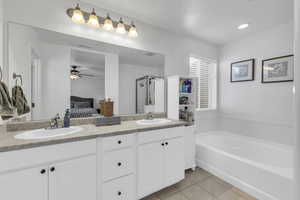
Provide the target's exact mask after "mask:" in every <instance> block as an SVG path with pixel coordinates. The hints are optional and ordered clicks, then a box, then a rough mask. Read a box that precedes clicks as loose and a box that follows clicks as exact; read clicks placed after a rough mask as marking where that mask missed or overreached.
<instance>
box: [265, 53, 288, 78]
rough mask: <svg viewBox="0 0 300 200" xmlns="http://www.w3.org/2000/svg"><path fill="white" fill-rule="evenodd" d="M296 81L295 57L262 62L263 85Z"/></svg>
mask: <svg viewBox="0 0 300 200" xmlns="http://www.w3.org/2000/svg"><path fill="white" fill-rule="evenodd" d="M293 80H294V56H293V55H288V56H282V57H277V58H271V59H267V60H263V61H262V79H261V82H262V83H275V82H288V81H293Z"/></svg>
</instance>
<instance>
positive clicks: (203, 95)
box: [190, 57, 211, 109]
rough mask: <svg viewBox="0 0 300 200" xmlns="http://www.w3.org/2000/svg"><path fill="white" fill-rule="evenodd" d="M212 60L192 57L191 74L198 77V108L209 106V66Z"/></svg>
mask: <svg viewBox="0 0 300 200" xmlns="http://www.w3.org/2000/svg"><path fill="white" fill-rule="evenodd" d="M210 66H211V61H210V60H208V59H202V58H195V57H190V76H191V77H196V78H197V79H198V81H197V108H198V109H205V108H209V104H210V103H209V102H210V99H209V96H210V95H209V91H210V88H209V82H210V80H209V67H210Z"/></svg>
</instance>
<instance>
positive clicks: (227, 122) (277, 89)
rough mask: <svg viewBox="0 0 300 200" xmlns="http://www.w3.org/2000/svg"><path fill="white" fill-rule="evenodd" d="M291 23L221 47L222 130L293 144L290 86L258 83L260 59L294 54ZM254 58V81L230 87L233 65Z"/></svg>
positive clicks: (220, 95)
mask: <svg viewBox="0 0 300 200" xmlns="http://www.w3.org/2000/svg"><path fill="white" fill-rule="evenodd" d="M293 38H294V37H293V23H289V24H284V25H281V26H278V27H275V28H273V29H270V30H267V31H264V32H261V33H257V34H255V35H252V36H250V37H248V38H244V39H242V40H240V41H237V42H233V43H230V44H228V45H226V46H224V47H223V48H222V49H221V52H220V69H219V70H220V71H219V75H220V77H219V111H220V113H221V117H222V119H223V121H221V124H220V125H221V127H222V128H224V129H228V130H231V131H235V132H239V133H241V134H246V135H249V136H254V137H259V138H262V139H267V140H272V141H275V142H282V143H288V144H291V143H293V139H294V138H293V132H292V130H293V129H292V127H293V110H294V107H293V92H292V88H293V82H288V83H269V84H262V83H261V65H262V60H263V59H268V58H272V57H278V56H284V55H288V54H293ZM250 58H255V59H256V67H255V80H254V81H249V82H239V83H230V64H231V63H232V62H236V61H240V60H245V59H250Z"/></svg>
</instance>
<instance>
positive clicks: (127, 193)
mask: <svg viewBox="0 0 300 200" xmlns="http://www.w3.org/2000/svg"><path fill="white" fill-rule="evenodd" d="M97 143H98V180H100V181H99V185H98V187H99V188H98V196H99V197H100V199H101V200H135V199H136V134H127V135H117V136H111V137H104V138H99V139H98V141H97Z"/></svg>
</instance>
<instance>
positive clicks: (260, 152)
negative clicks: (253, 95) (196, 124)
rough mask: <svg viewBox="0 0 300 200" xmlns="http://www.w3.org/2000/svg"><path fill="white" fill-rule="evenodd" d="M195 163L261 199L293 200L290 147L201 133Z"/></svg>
mask: <svg viewBox="0 0 300 200" xmlns="http://www.w3.org/2000/svg"><path fill="white" fill-rule="evenodd" d="M196 162H197V166H199V167H201V168H203V169H206V170H207V171H209V172H211V173H213V174H215V175H216V176H219V177H220V178H222V179H224V180H225V181H227V182H229V183H231V184H232V185H234V186H236V187H238V188H240V189H241V190H244V191H245V192H247V193H249V194H251V195H253V196H254V197H256V198H258V199H259V200H290V199H292V197H291V195H292V180H293V168H292V166H293V148H292V147H291V146H286V145H281V144H276V143H269V142H266V141H263V140H259V139H254V138H251V137H246V136H240V135H237V134H232V133H229V132H224V131H211V132H206V133H199V134H197V136H196Z"/></svg>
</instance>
